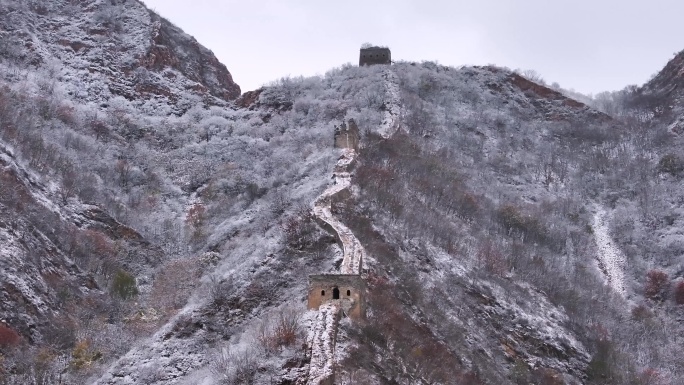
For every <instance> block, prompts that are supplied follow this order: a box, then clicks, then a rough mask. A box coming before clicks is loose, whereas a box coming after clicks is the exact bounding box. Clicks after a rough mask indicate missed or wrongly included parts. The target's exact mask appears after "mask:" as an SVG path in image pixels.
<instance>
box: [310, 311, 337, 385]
mask: <svg viewBox="0 0 684 385" xmlns="http://www.w3.org/2000/svg"><path fill="white" fill-rule="evenodd" d="M339 313H340V307H339V304H338V303H337V302H330V303H326V304H323V305H321V307H320V308H319V309H318V316H317V317H316V320H315V324H314V329H313V336H312V339H311V363H310V364H309V381H308V382H307V384H308V385H318V384H321V383H324V381H326V380H328V381H330V380H331V379H332V377H333V375H334V368H335V334H336V333H337V321H338V317H339Z"/></svg>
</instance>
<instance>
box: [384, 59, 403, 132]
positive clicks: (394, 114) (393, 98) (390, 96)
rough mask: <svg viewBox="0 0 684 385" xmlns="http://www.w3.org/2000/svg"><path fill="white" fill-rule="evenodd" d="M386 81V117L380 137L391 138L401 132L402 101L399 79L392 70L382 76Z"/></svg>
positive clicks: (389, 69)
mask: <svg viewBox="0 0 684 385" xmlns="http://www.w3.org/2000/svg"><path fill="white" fill-rule="evenodd" d="M382 77H383V79H385V92H386V94H387V96H386V99H385V116H384V117H383V119H382V125H381V126H380V135H382V137H383V138H389V137H390V136H392V135H393V134H394V133H395V132H397V131H398V130H399V118H400V116H401V99H400V97H399V95H400V93H399V79H397V75H396V74H395V73H394V71H393V70H392V69H391V68H388V69H387V70H386V71H385V73H383V74H382Z"/></svg>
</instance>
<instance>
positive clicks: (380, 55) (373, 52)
mask: <svg viewBox="0 0 684 385" xmlns="http://www.w3.org/2000/svg"><path fill="white" fill-rule="evenodd" d="M373 64H392V52H390V49H389V48H387V47H377V46H366V45H364V46H362V47H361V52H360V53H359V67H361V66H365V65H373Z"/></svg>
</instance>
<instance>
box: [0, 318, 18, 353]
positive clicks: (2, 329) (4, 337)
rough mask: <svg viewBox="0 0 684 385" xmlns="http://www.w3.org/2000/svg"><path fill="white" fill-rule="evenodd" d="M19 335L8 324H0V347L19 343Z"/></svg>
mask: <svg viewBox="0 0 684 385" xmlns="http://www.w3.org/2000/svg"><path fill="white" fill-rule="evenodd" d="M20 342H21V336H19V334H18V333H17V332H15V331H14V330H12V329H11V328H10V327H9V326H7V325H3V324H0V348H6V347H11V346H16V345H19V343H20Z"/></svg>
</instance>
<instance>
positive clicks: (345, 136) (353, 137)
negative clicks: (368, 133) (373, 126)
mask: <svg viewBox="0 0 684 385" xmlns="http://www.w3.org/2000/svg"><path fill="white" fill-rule="evenodd" d="M335 148H351V149H352V150H356V151H358V150H359V127H358V126H357V125H356V122H354V119H349V124H348V125H347V124H346V123H344V122H342V125H341V126H339V127H337V126H335Z"/></svg>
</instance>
